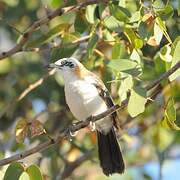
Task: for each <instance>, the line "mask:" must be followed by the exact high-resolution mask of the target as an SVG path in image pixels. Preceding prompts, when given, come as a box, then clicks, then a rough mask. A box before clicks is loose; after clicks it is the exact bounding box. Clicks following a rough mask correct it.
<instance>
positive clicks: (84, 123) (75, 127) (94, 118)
mask: <svg viewBox="0 0 180 180" xmlns="http://www.w3.org/2000/svg"><path fill="white" fill-rule="evenodd" d="M178 68H180V62H178V63H177V64H176V65H175V66H174V67H172V68H171V69H170V70H169V71H167V72H166V73H164V74H162V75H161V76H160V77H159V78H158V79H157V80H155V81H154V82H153V83H152V84H150V85H149V86H147V87H146V89H147V90H151V89H152V88H154V87H155V86H157V85H158V84H159V83H160V82H161V81H162V80H163V79H165V78H167V77H169V76H170V75H171V74H173V73H174V72H175V71H176V70H177V69H178ZM127 104H128V100H125V101H123V102H122V104H121V106H119V105H115V106H113V107H111V108H109V109H108V110H107V111H105V112H103V113H101V114H98V115H96V116H91V117H88V118H87V119H86V120H85V121H79V122H77V123H76V124H74V125H71V126H69V128H67V129H65V130H64V131H63V132H62V133H60V134H59V136H58V137H57V138H55V139H51V140H49V141H47V142H44V143H41V144H39V145H37V146H36V147H33V148H31V149H29V150H26V151H24V152H22V153H19V154H16V155H13V156H11V157H8V158H5V159H2V160H0V166H4V165H6V164H9V163H11V162H13V161H18V160H20V159H24V158H25V157H27V156H30V155H32V154H34V153H37V152H40V151H42V150H45V149H47V148H49V147H50V146H52V145H55V144H58V143H59V142H60V141H61V140H62V139H64V138H67V137H69V136H70V133H69V132H72V133H73V132H76V131H78V130H80V129H82V128H84V127H87V126H88V125H89V122H90V121H92V122H95V121H98V120H100V119H102V118H104V117H106V116H108V115H110V114H112V113H113V112H115V111H117V110H120V109H123V108H124V107H126V105H127Z"/></svg>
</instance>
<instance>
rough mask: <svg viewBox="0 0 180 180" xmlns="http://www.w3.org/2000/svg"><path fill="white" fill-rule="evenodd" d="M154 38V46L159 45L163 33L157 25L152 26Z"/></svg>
mask: <svg viewBox="0 0 180 180" xmlns="http://www.w3.org/2000/svg"><path fill="white" fill-rule="evenodd" d="M154 37H155V40H156V44H157V45H159V44H160V42H161V39H162V37H163V31H162V29H161V28H160V27H159V25H158V24H157V23H155V24H154Z"/></svg>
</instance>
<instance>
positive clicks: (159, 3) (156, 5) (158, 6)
mask: <svg viewBox="0 0 180 180" xmlns="http://www.w3.org/2000/svg"><path fill="white" fill-rule="evenodd" d="M164 7H165V5H164V3H163V1H162V0H156V1H154V3H153V8H154V10H155V11H156V10H160V9H163V8H164Z"/></svg>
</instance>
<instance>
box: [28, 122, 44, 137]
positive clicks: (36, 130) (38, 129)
mask: <svg viewBox="0 0 180 180" xmlns="http://www.w3.org/2000/svg"><path fill="white" fill-rule="evenodd" d="M29 129H30V133H31V137H35V136H39V135H41V134H43V133H44V132H45V129H44V127H43V124H42V123H41V122H39V121H38V120H34V121H32V122H31V123H30V125H29Z"/></svg>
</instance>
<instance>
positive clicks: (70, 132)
mask: <svg viewBox="0 0 180 180" xmlns="http://www.w3.org/2000/svg"><path fill="white" fill-rule="evenodd" d="M75 125H76V124H72V125H71V126H72V127H71V128H69V134H70V136H71V137H74V136H76V135H77V133H78V131H74V132H72V131H71V129H73V126H75Z"/></svg>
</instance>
